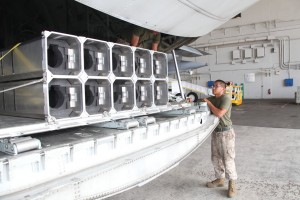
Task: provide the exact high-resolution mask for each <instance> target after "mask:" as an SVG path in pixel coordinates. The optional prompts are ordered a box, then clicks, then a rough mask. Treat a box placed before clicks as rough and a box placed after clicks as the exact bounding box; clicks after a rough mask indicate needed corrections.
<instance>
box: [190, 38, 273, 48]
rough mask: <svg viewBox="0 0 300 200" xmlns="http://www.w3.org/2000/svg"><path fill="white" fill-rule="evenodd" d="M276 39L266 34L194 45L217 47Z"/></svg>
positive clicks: (198, 46)
mask: <svg viewBox="0 0 300 200" xmlns="http://www.w3.org/2000/svg"><path fill="white" fill-rule="evenodd" d="M273 39H275V37H274V36H265V37H259V38H247V39H242V40H233V41H227V42H216V43H210V44H206V45H195V46H192V47H194V48H205V47H216V46H224V45H228V44H239V43H246V42H257V41H265V40H267V41H268V40H273Z"/></svg>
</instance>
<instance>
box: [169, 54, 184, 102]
mask: <svg viewBox="0 0 300 200" xmlns="http://www.w3.org/2000/svg"><path fill="white" fill-rule="evenodd" d="M172 55H173V59H174V63H175V70H176V76H177V80H178V85H179V90H180V94H181V97H182V98H183V99H185V96H184V93H183V89H182V85H181V78H180V74H179V68H178V64H177V59H176V54H175V50H172Z"/></svg>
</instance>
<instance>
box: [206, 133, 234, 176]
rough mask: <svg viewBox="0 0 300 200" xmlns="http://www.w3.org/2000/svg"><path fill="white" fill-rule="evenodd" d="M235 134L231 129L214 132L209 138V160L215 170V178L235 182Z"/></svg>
mask: <svg viewBox="0 0 300 200" xmlns="http://www.w3.org/2000/svg"><path fill="white" fill-rule="evenodd" d="M234 143H235V133H234V130H233V129H230V130H228V131H222V132H217V131H214V132H213V133H212V137H211V160H212V163H213V166H214V169H215V176H216V178H225V175H226V178H227V179H229V180H236V179H237V174H236V169H235V162H234V158H235V150H234V146H235V145H234Z"/></svg>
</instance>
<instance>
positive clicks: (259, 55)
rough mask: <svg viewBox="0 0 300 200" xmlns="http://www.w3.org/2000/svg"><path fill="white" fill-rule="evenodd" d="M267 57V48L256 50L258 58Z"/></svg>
mask: <svg viewBox="0 0 300 200" xmlns="http://www.w3.org/2000/svg"><path fill="white" fill-rule="evenodd" d="M264 56H265V48H264V47H258V48H257V49H256V57H257V58H262V57H264Z"/></svg>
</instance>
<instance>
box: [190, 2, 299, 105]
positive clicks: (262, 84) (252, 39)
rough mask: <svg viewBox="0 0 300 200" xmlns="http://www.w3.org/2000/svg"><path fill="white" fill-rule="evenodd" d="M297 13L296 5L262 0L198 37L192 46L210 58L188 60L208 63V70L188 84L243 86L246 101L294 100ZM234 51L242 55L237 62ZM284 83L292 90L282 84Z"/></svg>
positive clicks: (296, 63)
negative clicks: (219, 82)
mask: <svg viewBox="0 0 300 200" xmlns="http://www.w3.org/2000/svg"><path fill="white" fill-rule="evenodd" d="M299 8H300V1H299V0H261V1H260V2H259V3H257V4H256V5H254V6H252V7H251V8H249V9H248V10H247V11H245V12H243V13H242V17H241V18H239V19H233V20H231V21H229V22H227V23H226V24H224V25H223V26H222V27H220V28H219V29H216V30H214V31H212V32H211V33H209V34H208V35H205V36H203V37H201V38H199V39H198V40H197V41H195V42H194V43H193V44H191V46H192V47H195V48H198V49H200V50H205V51H207V52H209V53H210V54H211V55H209V56H202V57H198V58H192V59H190V60H193V61H198V60H199V61H204V62H207V63H208V67H204V68H200V69H198V70H195V71H194V72H195V75H193V76H192V77H189V78H188V77H187V79H192V80H191V81H192V82H193V83H196V84H200V85H204V86H205V85H207V81H209V80H210V79H211V80H216V79H223V80H225V81H233V82H234V83H237V84H241V83H243V84H244V86H245V98H247V99H260V98H264V99H270V98H294V96H295V91H296V86H300V9H299ZM259 50H261V51H262V53H263V54H264V55H262V56H261V57H258V54H257V51H259ZM233 51H235V52H239V53H240V54H241V55H240V58H239V59H233ZM247 53H248V54H249V57H248V58H247V56H246V55H247ZM282 62H284V63H282ZM249 73H255V82H247V80H246V79H245V76H246V75H247V74H249ZM288 78H292V79H293V81H294V85H293V86H285V85H284V79H288ZM269 91H270V92H269Z"/></svg>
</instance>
